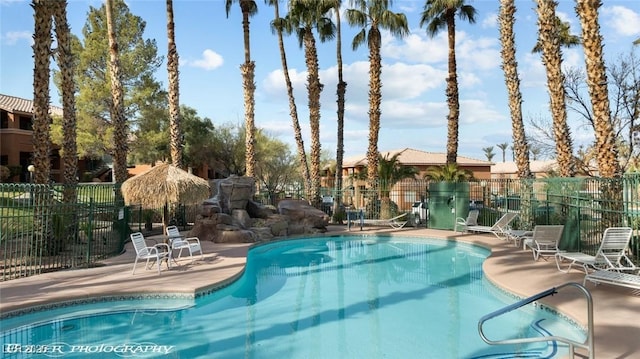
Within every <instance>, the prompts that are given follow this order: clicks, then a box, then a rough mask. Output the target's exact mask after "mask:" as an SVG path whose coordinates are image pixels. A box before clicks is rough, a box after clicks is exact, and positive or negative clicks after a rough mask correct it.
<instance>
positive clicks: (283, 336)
mask: <svg viewBox="0 0 640 359" xmlns="http://www.w3.org/2000/svg"><path fill="white" fill-rule="evenodd" d="M488 254H489V252H488V251H487V250H486V249H483V248H480V247H476V246H472V245H469V244H465V243H461V242H455V241H445V240H431V239H411V238H400V237H383V236H365V237H363V236H338V237H321V238H310V239H300V240H287V241H279V242H274V243H270V244H265V245H260V246H256V247H254V248H253V249H251V250H250V251H249V253H248V258H247V267H246V271H245V273H244V275H243V276H242V278H241V279H240V280H238V281H236V282H234V283H233V284H231V285H230V286H228V287H226V288H223V289H221V290H219V291H216V292H213V293H211V294H208V295H204V296H200V297H198V298H196V299H193V298H187V297H181V296H174V297H172V296H167V298H165V299H154V300H128V301H127V300H124V301H108V302H97V303H92V304H88V305H80V306H74V307H69V308H60V309H56V310H49V311H41V312H35V313H32V314H28V315H23V316H20V317H15V318H9V319H5V320H2V321H1V322H0V325H1V327H2V336H1V338H0V341H1V344H2V348H3V355H2V357H3V358H27V357H42V358H44V357H56V356H57V357H62V356H64V357H65V358H67V357H78V358H86V357H95V358H97V357H106V358H109V357H154V356H155V357H161V356H165V355H167V356H169V357H174V358H212V357H213V358H242V357H244V358H508V357H540V358H552V357H560V356H561V355H562V353H563V352H564V353H566V350H565V348H564V346H563V345H560V344H556V343H548V342H546V343H538V344H534V345H527V346H525V345H521V346H499V347H498V346H489V345H487V344H485V343H484V342H483V341H482V340H481V339H480V336H479V335H478V332H477V323H478V320H479V318H480V317H481V316H483V315H485V314H487V313H489V312H492V311H494V310H497V309H499V308H502V307H504V306H505V305H507V304H510V303H512V302H515V301H516V299H515V298H512V296H509V295H507V294H506V293H503V292H501V291H500V290H498V289H497V288H495V287H494V286H493V285H491V284H490V283H488V282H487V281H486V280H485V279H484V278H483V273H482V262H483V261H484V259H485V258H486V257H487V255H488ZM485 333H487V334H488V335H490V336H491V337H492V338H495V339H503V338H504V339H506V338H512V337H528V336H532V335H540V333H550V334H553V335H562V336H566V337H569V338H571V339H574V340H580V341H582V340H584V338H585V335H584V333H583V332H582V331H581V330H579V328H578V327H577V326H576V325H574V324H572V323H569V322H568V321H566V320H564V319H563V318H560V317H558V316H555V315H553V314H552V313H549V312H547V311H544V310H540V309H538V308H537V307H534V306H528V307H525V308H523V309H522V310H518V311H514V312H511V313H509V314H507V315H506V316H503V317H499V318H496V319H495V320H492V321H491V322H488V323H487V325H486V326H485ZM38 349H39V350H41V351H47V352H46V353H41V354H39V355H35V356H34V355H32V353H26V351H36V350H38Z"/></svg>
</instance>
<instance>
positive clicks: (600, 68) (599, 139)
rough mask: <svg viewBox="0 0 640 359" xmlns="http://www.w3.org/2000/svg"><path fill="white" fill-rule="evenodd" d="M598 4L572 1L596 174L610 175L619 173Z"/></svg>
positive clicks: (589, 0) (587, 1)
mask: <svg viewBox="0 0 640 359" xmlns="http://www.w3.org/2000/svg"><path fill="white" fill-rule="evenodd" d="M600 6H602V1H601V0H577V1H576V13H577V14H578V17H579V18H580V24H581V25H582V45H583V48H584V54H585V61H586V72H587V86H588V89H589V95H590V96H591V106H592V108H593V117H594V125H595V138H596V143H595V147H596V151H597V161H598V169H599V171H600V176H602V177H605V178H613V177H618V176H620V175H621V173H620V166H619V163H618V150H617V148H616V144H615V135H614V132H613V125H612V123H611V113H610V108H609V96H608V94H609V91H608V89H607V73H606V68H605V64H604V58H603V55H602V52H603V51H602V36H601V35H600V24H599V22H598V8H599V7H600Z"/></svg>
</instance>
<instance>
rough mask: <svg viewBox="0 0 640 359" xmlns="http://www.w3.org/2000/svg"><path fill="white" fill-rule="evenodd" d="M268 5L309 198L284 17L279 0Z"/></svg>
mask: <svg viewBox="0 0 640 359" xmlns="http://www.w3.org/2000/svg"><path fill="white" fill-rule="evenodd" d="M266 1H267V2H268V4H269V5H271V6H273V7H274V12H275V15H274V19H273V21H272V22H271V31H272V32H276V33H277V34H278V47H279V48H280V60H281V62H282V72H283V74H284V81H285V84H286V86H287V96H288V97H289V115H290V116H291V121H292V123H293V135H294V138H295V140H296V147H297V149H298V160H299V161H300V171H301V172H302V173H301V174H302V179H303V181H304V191H305V196H306V198H311V176H310V175H309V165H308V164H307V155H306V151H305V149H304V140H303V139H302V130H301V129H300V121H299V120H298V109H297V106H296V99H295V97H294V95H293V85H292V84H291V77H290V76H289V66H288V65H287V55H286V52H285V49H284V40H283V36H282V32H283V31H284V30H285V28H284V26H285V19H283V18H281V17H280V9H279V6H278V1H279V0H266Z"/></svg>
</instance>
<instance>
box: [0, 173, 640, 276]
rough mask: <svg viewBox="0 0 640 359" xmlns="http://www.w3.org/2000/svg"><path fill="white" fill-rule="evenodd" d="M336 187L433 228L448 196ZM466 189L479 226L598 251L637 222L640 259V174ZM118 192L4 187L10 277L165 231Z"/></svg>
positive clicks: (179, 214)
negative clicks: (537, 231)
mask: <svg viewBox="0 0 640 359" xmlns="http://www.w3.org/2000/svg"><path fill="white" fill-rule="evenodd" d="M328 185H329V186H330V183H328ZM329 186H328V187H325V188H323V189H322V197H323V200H322V201H321V209H322V210H324V211H326V212H327V213H329V214H330V215H331V216H332V217H333V218H334V220H337V221H344V220H345V219H346V217H345V214H346V213H347V212H348V211H362V213H363V216H364V217H365V218H372V219H377V218H382V216H384V215H387V216H395V215H397V214H401V213H407V214H408V218H409V219H410V220H412V221H413V222H414V223H416V225H420V226H430V223H431V219H433V218H434V217H433V216H435V215H437V213H435V212H437V211H438V208H437V206H436V201H437V200H439V197H438V196H439V195H440V193H435V192H434V191H433V188H434V187H433V186H432V183H431V182H429V181H427V180H403V181H400V182H397V183H394V184H392V185H390V186H378V188H385V189H387V190H384V191H379V190H371V189H368V188H366V186H365V185H364V182H359V181H351V180H349V179H347V180H345V183H344V186H343V189H342V190H339V191H338V190H335V189H333V188H331V187H329ZM459 187H460V188H462V189H463V190H462V192H460V193H461V194H460V196H459V197H460V198H457V199H456V201H457V202H461V201H462V202H464V203H463V204H462V205H460V203H458V205H457V206H452V209H453V210H454V213H453V214H451V215H456V216H466V212H465V210H466V211H468V210H470V209H477V210H479V211H480V215H479V223H480V224H483V225H491V224H493V223H494V222H495V221H496V220H497V218H498V217H499V216H500V215H501V214H502V213H504V212H507V211H509V212H518V213H520V216H519V221H517V222H516V223H515V224H514V226H516V227H519V228H531V227H532V226H534V225H536V224H564V225H565V231H564V235H563V239H562V242H561V245H562V246H564V247H565V248H567V249H569V248H570V249H572V250H579V251H583V252H585V253H589V254H594V253H595V251H596V249H597V248H598V246H599V244H600V240H601V234H602V233H603V231H604V229H605V228H606V227H609V226H631V227H632V228H634V237H633V239H632V242H631V252H632V254H633V259H634V260H635V261H636V263H639V262H640V261H639V260H638V256H639V255H640V175H637V174H636V175H632V176H626V177H624V178H621V179H617V180H607V179H600V178H570V179H566V178H547V179H536V180H528V181H525V180H515V179H492V180H478V181H471V182H463V183H459ZM430 188H431V189H432V190H430ZM73 193H75V195H76V200H75V201H73V202H72V203H66V202H65V201H64V196H65V195H68V194H73ZM118 194H119V188H118V186H117V185H113V184H80V185H78V186H75V187H73V188H70V187H63V186H61V185H31V184H0V269H1V270H2V280H9V279H13V278H18V277H25V276H30V275H34V274H39V273H43V272H47V271H54V270H60V269H65V268H77V267H89V266H92V265H95V263H96V262H97V261H98V260H100V259H103V258H105V257H109V256H113V255H116V254H119V253H121V251H122V249H123V248H124V243H125V241H126V240H127V239H128V235H129V232H130V231H140V232H143V233H145V234H158V233H161V231H162V222H163V218H162V213H163V210H162V208H158V209H142V208H141V207H139V206H131V207H129V206H124V204H123V203H122V199H121V197H120V196H119V195H118ZM291 197H292V196H291V195H283V196H280V197H274V196H272V197H270V198H261V197H260V196H257V197H256V198H255V200H256V201H259V202H265V204H266V203H269V204H273V205H276V204H277V201H278V200H281V199H284V198H291ZM295 197H297V196H295ZM454 197H455V196H454ZM440 199H441V198H440ZM444 200H445V202H446V200H447V198H446V197H444ZM338 203H339V204H340V206H337V204H338ZM417 204H424V207H425V211H424V212H426V213H424V212H423V213H421V211H420V210H417V211H416V209H417V208H419V207H418V206H417ZM461 206H462V207H461ZM426 207H429V211H426ZM445 209H446V210H447V211H448V210H449V208H447V207H445ZM199 210H200V206H173V207H172V208H170V216H171V217H170V218H169V219H168V222H169V223H171V224H176V225H178V226H182V227H183V228H184V229H187V227H189V226H191V225H192V224H193V223H194V222H195V219H196V216H197V215H198V214H199ZM385 212H386V213H385ZM422 216H424V217H425V218H421V217H422ZM387 218H390V217H387ZM416 219H418V220H416ZM452 229H453V228H452Z"/></svg>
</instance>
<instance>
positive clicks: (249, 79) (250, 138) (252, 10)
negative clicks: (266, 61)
mask: <svg viewBox="0 0 640 359" xmlns="http://www.w3.org/2000/svg"><path fill="white" fill-rule="evenodd" d="M235 1H236V0H226V1H225V8H226V11H227V17H228V16H229V11H230V10H231V5H233V3H234V2H235ZM237 1H238V3H239V4H240V10H241V11H242V31H243V34H244V63H243V64H242V65H240V72H241V73H242V88H243V90H244V126H245V128H246V132H245V156H246V171H245V174H246V175H247V176H249V177H253V176H254V175H255V167H256V153H255V132H256V128H255V121H254V117H255V103H256V101H255V96H254V94H255V91H256V84H255V80H254V79H255V66H256V65H255V62H253V61H251V46H250V44H249V17H250V16H253V15H255V14H256V13H257V12H258V6H257V5H256V2H255V1H253V0H237Z"/></svg>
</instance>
